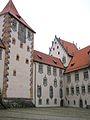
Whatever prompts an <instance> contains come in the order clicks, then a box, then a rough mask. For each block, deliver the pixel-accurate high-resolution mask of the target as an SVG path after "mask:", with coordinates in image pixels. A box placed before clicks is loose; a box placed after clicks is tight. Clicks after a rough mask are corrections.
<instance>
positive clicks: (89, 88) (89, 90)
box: [87, 84, 90, 93]
mask: <svg viewBox="0 0 90 120" xmlns="http://www.w3.org/2000/svg"><path fill="white" fill-rule="evenodd" d="M87 89H88V93H90V84H88V86H87Z"/></svg>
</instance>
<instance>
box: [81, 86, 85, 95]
mask: <svg viewBox="0 0 90 120" xmlns="http://www.w3.org/2000/svg"><path fill="white" fill-rule="evenodd" d="M81 90H82V94H85V85H82V86H81Z"/></svg>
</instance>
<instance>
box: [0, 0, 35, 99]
mask: <svg viewBox="0 0 90 120" xmlns="http://www.w3.org/2000/svg"><path fill="white" fill-rule="evenodd" d="M34 33H35V31H34V30H33V29H32V28H31V27H30V26H29V25H28V24H27V23H26V22H25V21H24V20H23V18H22V17H21V16H20V14H19V13H18V11H17V9H16V8H15V6H14V4H13V2H12V0H9V2H8V3H7V5H6V6H5V8H4V9H3V10H2V12H1V13H0V38H1V39H2V41H3V42H4V44H5V47H6V49H5V58H4V74H3V91H2V93H3V97H5V98H32V97H33V88H32V86H33V73H32V72H33V61H32V59H33V58H32V57H33V56H32V54H33V43H34Z"/></svg>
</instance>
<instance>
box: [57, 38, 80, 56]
mask: <svg viewBox="0 0 90 120" xmlns="http://www.w3.org/2000/svg"><path fill="white" fill-rule="evenodd" d="M58 41H59V43H60V44H61V45H62V46H63V47H64V49H65V50H66V52H67V53H68V54H69V55H70V56H73V55H74V54H75V53H76V52H77V51H78V49H77V47H76V45H75V44H74V43H70V42H67V41H65V40H62V39H60V38H59V40H58Z"/></svg>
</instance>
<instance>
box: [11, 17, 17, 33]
mask: <svg viewBox="0 0 90 120" xmlns="http://www.w3.org/2000/svg"><path fill="white" fill-rule="evenodd" d="M12 30H13V31H14V32H15V31H17V20H16V19H14V18H13V20H12Z"/></svg>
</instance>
